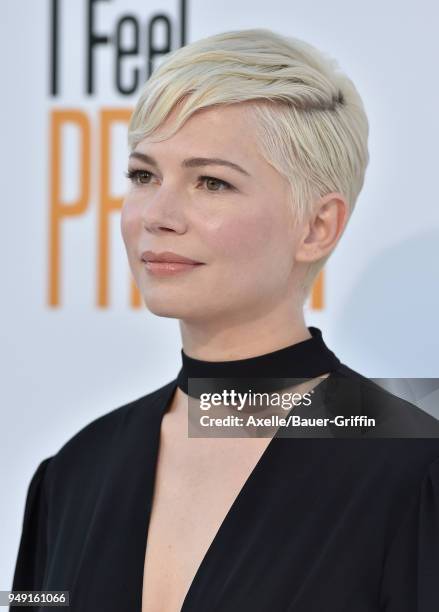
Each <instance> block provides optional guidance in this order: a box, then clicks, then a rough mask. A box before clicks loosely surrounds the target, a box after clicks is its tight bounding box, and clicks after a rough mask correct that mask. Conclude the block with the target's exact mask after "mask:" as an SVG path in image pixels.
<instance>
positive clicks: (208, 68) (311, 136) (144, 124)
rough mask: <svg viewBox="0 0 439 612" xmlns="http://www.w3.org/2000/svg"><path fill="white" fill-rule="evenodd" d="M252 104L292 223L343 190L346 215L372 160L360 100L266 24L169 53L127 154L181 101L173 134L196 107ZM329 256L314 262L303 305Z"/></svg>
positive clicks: (134, 121) (135, 121)
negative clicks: (286, 187)
mask: <svg viewBox="0 0 439 612" xmlns="http://www.w3.org/2000/svg"><path fill="white" fill-rule="evenodd" d="M239 102H250V104H248V105H246V107H247V108H248V110H249V112H250V113H252V114H253V115H252V117H253V118H254V126H255V132H256V134H257V141H258V143H259V152H260V154H261V155H262V156H263V157H264V158H265V160H266V161H267V162H268V163H270V164H271V165H272V166H273V167H274V168H275V169H276V170H277V171H278V172H279V173H280V174H281V175H282V176H283V177H284V178H286V179H287V180H288V182H289V184H290V186H291V190H290V198H289V202H288V204H289V205H290V206H291V210H292V213H293V216H294V220H293V223H302V222H303V221H305V220H307V219H308V218H309V216H310V215H312V213H313V210H314V204H315V203H316V202H317V200H318V199H319V197H321V196H323V195H325V194H327V193H330V192H339V193H341V194H342V195H343V196H344V197H345V198H346V201H347V204H348V207H349V217H348V218H350V215H351V213H352V211H353V209H354V205H355V202H356V200H357V197H358V195H359V193H360V191H361V188H362V186H363V182H364V177H365V172H366V168H367V164H368V161H369V153H368V148H367V139H368V133H369V125H368V120H367V116H366V113H365V110H364V106H363V103H362V100H361V98H360V96H359V94H358V92H357V90H356V88H355V86H354V84H353V83H352V81H351V80H350V79H349V78H348V77H347V76H346V75H345V74H343V73H342V72H341V71H340V70H339V68H338V64H337V63H336V61H335V60H333V59H331V58H329V57H327V56H325V55H323V54H322V53H321V52H320V51H318V50H317V49H316V48H314V47H313V46H311V45H310V44H308V43H305V42H304V41H302V40H298V39H296V38H292V37H287V36H282V35H280V34H277V33H275V32H273V31H271V30H268V29H264V28H257V29H248V30H236V31H229V32H223V33H221V34H215V35H213V36H209V37H207V38H204V39H202V40H198V41H196V42H193V43H191V44H189V45H186V46H184V47H181V48H179V49H177V50H175V51H173V52H171V53H168V54H167V55H166V56H165V59H164V60H163V61H162V63H161V64H160V66H159V67H158V68H157V69H156V70H155V71H154V72H153V74H152V75H151V77H150V78H149V79H148V81H147V82H146V83H145V85H144V86H143V89H142V91H141V95H140V98H139V100H138V102H137V104H136V107H135V109H134V112H133V114H132V116H131V119H130V123H129V127H128V145H129V148H130V150H131V151H132V150H133V149H134V148H135V147H136V145H137V144H138V143H139V142H140V141H141V140H142V139H143V138H145V137H147V136H150V135H151V134H152V133H153V132H154V131H155V130H156V129H157V128H158V127H160V126H161V124H162V123H163V122H164V121H165V120H166V118H167V116H168V115H169V114H170V113H171V111H172V110H173V109H174V108H175V107H176V105H178V108H177V110H178V113H177V115H176V121H175V123H174V124H173V127H172V129H171V130H170V131H168V132H167V133H166V134H163V135H162V137H161V138H160V139H158V140H164V139H166V138H168V137H170V136H172V135H173V134H175V132H177V130H178V129H179V128H180V127H181V125H182V124H183V123H184V122H185V121H186V120H187V119H188V118H189V117H190V116H191V115H193V114H194V113H195V112H196V111H198V110H200V109H203V108H208V107H212V106H218V105H221V104H236V103H239ZM330 254H331V253H329V254H328V255H326V256H325V257H323V258H321V259H319V260H318V261H316V262H312V263H311V264H310V265H309V267H308V270H307V276H306V278H305V281H304V285H303V296H304V299H305V298H306V297H307V295H308V294H309V292H310V290H311V288H312V284H313V282H314V280H315V278H316V276H317V274H318V273H319V272H320V270H321V268H322V267H323V266H324V264H325V262H326V261H327V259H328V258H329V256H330Z"/></svg>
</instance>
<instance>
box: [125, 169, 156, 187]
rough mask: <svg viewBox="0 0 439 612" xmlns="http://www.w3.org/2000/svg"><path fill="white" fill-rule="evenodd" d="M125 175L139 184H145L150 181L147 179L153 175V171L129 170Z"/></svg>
mask: <svg viewBox="0 0 439 612" xmlns="http://www.w3.org/2000/svg"><path fill="white" fill-rule="evenodd" d="M125 176H126V177H127V178H129V179H130V181H131V182H133V183H135V184H137V185H145V184H148V182H149V181H148V180H147V179H148V178H149V177H150V176H151V172H148V170H128V172H126V174H125Z"/></svg>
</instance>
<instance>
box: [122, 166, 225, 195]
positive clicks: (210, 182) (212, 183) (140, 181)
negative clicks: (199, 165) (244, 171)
mask: <svg viewBox="0 0 439 612" xmlns="http://www.w3.org/2000/svg"><path fill="white" fill-rule="evenodd" d="M125 176H126V177H127V178H128V179H129V180H130V181H131V182H132V183H134V184H135V185H148V184H149V183H150V178H151V177H152V176H153V174H152V172H148V170H128V171H127V172H126V173H125ZM198 181H201V182H202V183H205V185H206V188H207V191H209V192H210V193H215V192H219V191H227V190H229V189H233V187H232V185H230V184H229V183H227V182H226V181H223V180H221V179H217V178H215V177H213V176H199V177H198Z"/></svg>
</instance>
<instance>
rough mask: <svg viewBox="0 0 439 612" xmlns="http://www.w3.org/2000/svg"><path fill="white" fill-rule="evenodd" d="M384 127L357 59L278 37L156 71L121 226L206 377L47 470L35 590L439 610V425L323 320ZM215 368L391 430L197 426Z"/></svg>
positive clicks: (185, 53) (239, 605)
mask: <svg viewBox="0 0 439 612" xmlns="http://www.w3.org/2000/svg"><path fill="white" fill-rule="evenodd" d="M367 135H368V123H367V118H366V115H365V112H364V109H363V105H362V102H361V99H360V97H359V95H358V93H357V91H356V89H355V87H354V85H353V84H352V82H351V81H350V80H349V79H348V78H347V77H346V76H345V75H343V74H342V73H341V72H339V71H338V69H337V67H336V65H335V64H334V63H333V62H331V61H330V60H328V59H327V58H325V57H324V56H323V55H321V54H320V53H319V52H318V51H317V50H315V49H314V48H312V47H311V46H309V45H306V44H305V43H303V42H301V41H298V40H295V39H292V38H286V37H282V36H280V35H277V34H275V33H273V32H271V31H268V30H264V29H256V30H244V31H237V32H226V33H223V34H219V35H215V36H211V37H209V38H206V39H204V40H201V41H198V42H195V43H193V44H190V45H188V46H186V47H184V48H182V49H179V50H178V51H176V52H174V53H172V54H170V55H169V56H168V58H167V59H166V61H165V62H164V63H162V65H161V66H160V67H159V68H158V69H157V70H156V71H155V73H154V74H153V75H152V77H151V78H150V79H149V81H148V82H147V83H146V84H145V86H144V90H143V92H142V94H141V96H140V99H139V101H138V103H137V106H136V108H135V110H134V113H133V115H132V118H131V122H130V126H129V144H130V157H129V167H128V177H129V179H130V181H131V185H130V188H129V190H128V192H127V195H126V199H125V202H124V206H123V210H122V216H121V229H122V235H123V239H124V242H125V245H126V249H127V254H128V260H129V263H130V267H131V270H132V273H133V276H134V278H135V280H136V283H137V285H138V287H139V289H140V291H141V293H142V296H143V298H144V301H145V304H146V306H147V308H148V309H149V310H150V311H151V312H153V313H155V314H157V315H158V316H164V317H171V318H176V319H178V320H179V324H180V330H181V338H182V351H181V356H182V368H181V370H180V372H179V373H178V376H177V377H176V378H175V379H174V380H173V381H171V382H170V383H168V384H166V385H165V386H163V387H161V388H160V389H157V390H156V391H154V392H152V393H149V394H147V395H145V396H144V397H141V398H139V399H137V400H135V401H133V402H131V403H129V404H127V405H125V406H122V407H120V408H117V409H115V410H113V411H112V412H110V413H108V414H106V415H104V416H103V417H101V418H99V419H97V420H95V421H93V422H92V423H90V424H89V425H88V426H87V427H85V428H84V429H83V430H81V431H80V432H79V433H78V434H76V435H75V436H74V437H73V438H71V439H70V440H69V441H68V442H67V443H66V444H65V445H64V446H63V448H61V450H60V451H59V452H58V453H57V454H55V455H54V456H53V457H49V458H47V459H45V460H44V461H43V462H42V463H41V464H40V466H39V467H38V469H37V471H36V473H35V474H34V477H33V479H32V482H31V484H30V487H29V491H28V496H27V501H26V510H25V517H24V525H23V534H22V538H21V544H20V549H19V553H18V559H17V566H16V570H15V576H14V585H13V588H14V589H15V590H18V589H22V590H24V589H27V590H32V589H33V590H38V589H40V590H43V589H44V590H68V591H69V595H70V608H71V609H72V610H74V611H81V612H91V611H97V610H106V612H109V611H113V610H114V611H116V610H117V611H120V610H127V611H128V610H130V611H131V610H132V611H139V612H140V611H142V612H178V611H179V610H182V611H183V612H190V611H193V612H205V611H207V610H209V611H211V610H212V611H213V610H215V611H221V612H231V611H233V612H235V611H236V612H237V611H240V612H241V611H242V610H251V611H254V612H259V611H266V610H270V611H289V612H321V611H322V610H330V611H334V612H348V611H349V612H352V611H355V612H378V611H380V612H383V611H386V612H415V611H416V612H433V611H437V610H438V609H439V590H438V587H437V576H438V575H439V441H438V440H437V437H438V435H439V434H438V429H437V421H435V419H433V418H432V417H430V416H429V415H427V414H426V413H424V412H422V411H420V410H419V409H417V408H416V407H414V406H412V405H411V404H408V403H407V402H404V401H403V400H399V399H398V398H396V397H395V396H393V395H391V394H389V393H387V392H384V391H381V390H380V389H379V387H377V385H375V384H373V383H372V382H371V381H368V380H367V379H366V378H364V377H362V376H361V375H360V374H358V373H356V372H354V371H353V370H351V369H350V368H348V367H347V366H346V365H344V364H342V363H341V362H340V360H339V359H338V358H337V356H336V355H335V354H334V353H333V352H332V351H331V350H330V349H329V348H328V347H327V346H326V344H325V342H324V340H323V336H322V333H321V331H320V330H319V329H318V328H315V327H307V326H306V324H305V320H304V313H303V306H304V302H305V300H306V298H307V296H308V295H309V292H310V289H311V287H312V284H313V281H314V279H315V277H316V275H317V273H318V272H319V270H320V269H321V267H322V266H323V264H324V263H325V261H326V260H327V258H328V257H329V256H330V254H331V253H332V251H333V250H334V248H335V246H336V244H337V242H338V240H339V239H340V237H341V235H342V233H343V231H344V229H345V227H346V224H347V221H348V219H349V218H350V215H351V214H352V210H353V207H354V204H355V201H356V199H357V196H358V194H359V192H360V190H361V187H362V184H363V180H364V174H365V170H366V166H367V162H368V151H367ZM197 380H198V382H199V381H200V380H201V383H203V381H206V386H205V387H203V389H204V390H205V389H206V388H207V389H209V390H212V389H214V388H222V387H224V388H226V387H228V388H229V387H235V386H236V385H238V386H239V384H240V381H243V380H245V382H246V384H247V383H248V381H250V382H251V383H252V384H253V385H254V386H255V387H258V388H260V387H261V380H263V381H266V383H265V382H264V383H263V385H262V386H264V385H265V384H266V385H267V389H269V390H270V392H276V391H277V392H279V391H285V390H286V389H287V388H290V389H291V388H293V389H298V388H300V389H301V390H302V391H303V394H302V396H303V397H305V393H308V392H309V393H310V394H312V393H313V394H314V395H313V396H312V397H313V398H314V399H313V404H312V405H311V406H309V405H308V406H306V405H305V404H303V405H299V406H295V407H294V408H293V409H292V410H291V411H290V412H291V414H294V415H296V416H298V417H303V418H305V417H309V416H310V415H312V416H314V417H317V416H318V417H319V418H320V417H323V416H325V415H326V416H327V415H332V416H333V415H345V416H349V415H354V416H355V417H357V419H359V418H360V417H364V416H365V415H366V416H367V417H370V416H372V417H374V418H375V421H376V425H371V424H370V423H369V421H367V423H366V424H364V423H363V422H362V421H360V420H355V423H356V424H357V425H356V426H354V427H352V428H350V426H347V427H346V428H345V431H340V428H338V427H335V426H334V425H333V424H332V426H329V425H324V426H320V427H319V428H318V429H317V430H316V429H314V428H313V426H310V427H309V429H306V428H304V430H303V432H302V431H300V433H297V432H298V429H297V428H296V429H295V430H294V432H293V430H292V428H290V431H287V429H288V428H286V427H279V428H276V433H275V434H274V436H271V437H270V436H268V437H267V436H261V435H260V434H257V435H256V436H254V435H253V436H249V435H248V431H247V430H246V431H245V433H244V435H241V436H239V435H236V430H235V432H234V434H230V435H229V436H216V435H215V432H213V433H212V432H210V433H209V434H204V435H201V436H200V435H194V436H191V437H188V407H189V404H190V402H189V400H193V399H195V400H196V399H197V398H200V397H201V393H200V388H199V387H196V383H197ZM209 381H210V382H209ZM215 381H220V383H221V384H220V385H219V387H215ZM297 385H299V386H297ZM310 397H311V395H310ZM315 398H318V399H315ZM195 403H196V401H195ZM198 408H199V405H198ZM257 411H258V409H257V408H256V407H255V408H252V407H251V406H250V407H248V406H247V407H246V413H247V414H249V413H250V414H253V413H255V414H256V413H257ZM229 412H230V409H229ZM290 412H288V413H287V414H288V415H289V414H290ZM194 414H195V413H193V412H191V415H189V416H190V417H191V419H189V420H191V421H192V422H196V420H197V419H196V417H195V418H194ZM253 416H254V415H253ZM352 419H353V417H352ZM375 421H374V422H375ZM201 431H202V429H201V427H198V430H196V432H195V433H197V432H198V433H200V432H201ZM290 437H294V438H295V439H294V440H291V439H289V438H290ZM374 437H379V438H381V439H380V440H378V439H371V438H374ZM410 437H415V439H406V438H410ZM359 438H362V439H359ZM389 438H395V439H389ZM43 609H44V608H43Z"/></svg>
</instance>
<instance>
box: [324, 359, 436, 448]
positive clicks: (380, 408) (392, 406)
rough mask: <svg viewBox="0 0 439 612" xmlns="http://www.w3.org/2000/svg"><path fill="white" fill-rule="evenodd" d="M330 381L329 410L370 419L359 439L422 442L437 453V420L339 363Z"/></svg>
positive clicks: (372, 380) (380, 385) (363, 427)
mask: <svg viewBox="0 0 439 612" xmlns="http://www.w3.org/2000/svg"><path fill="white" fill-rule="evenodd" d="M331 378H332V384H331V388H330V398H331V399H332V400H333V402H332V404H331V407H332V408H331V409H332V410H335V409H337V410H342V411H344V412H349V413H352V412H353V413H354V415H358V416H364V417H366V418H368V419H371V421H370V425H368V424H367V425H365V426H362V430H361V435H360V437H366V438H368V437H370V438H388V439H390V438H414V439H423V440H425V444H424V446H425V447H433V448H438V449H439V420H438V419H437V418H436V417H435V416H433V415H432V414H430V413H428V412H426V411H424V410H422V409H421V408H420V407H419V406H417V405H416V404H414V403H412V402H411V401H408V400H407V399H404V397H402V396H399V395H397V394H395V393H392V392H391V391H389V390H388V389H387V388H385V386H383V385H382V384H378V383H377V382H376V381H375V380H374V379H371V378H368V377H367V376H364V375H363V374H361V373H359V372H357V371H356V370H353V369H352V368H350V367H348V366H347V365H345V364H343V363H341V364H340V365H339V367H338V368H337V369H336V370H335V372H334V374H333V376H332V377H331ZM389 380H390V381H393V380H394V381H396V382H397V379H389ZM402 382H403V381H402ZM427 439H430V440H431V441H432V442H431V444H427V443H426V441H427ZM420 448H422V445H420ZM438 455H439V452H438Z"/></svg>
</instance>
